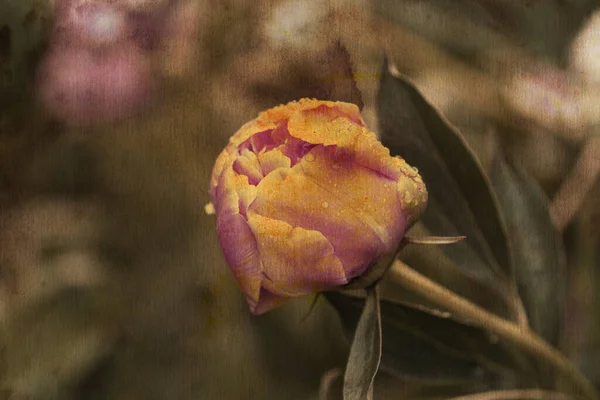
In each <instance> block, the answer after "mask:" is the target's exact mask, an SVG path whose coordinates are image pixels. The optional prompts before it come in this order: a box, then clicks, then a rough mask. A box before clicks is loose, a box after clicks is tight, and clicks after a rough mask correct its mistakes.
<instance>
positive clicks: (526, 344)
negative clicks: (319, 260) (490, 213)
mask: <svg viewBox="0 0 600 400" xmlns="http://www.w3.org/2000/svg"><path fill="white" fill-rule="evenodd" d="M387 278H392V279H393V280H394V282H395V283H398V284H400V285H402V286H403V287H404V288H405V289H408V290H410V291H412V292H414V293H417V294H419V295H421V296H422V297H424V298H425V299H427V300H429V301H431V302H433V303H434V304H436V305H438V306H440V307H442V308H444V309H446V310H448V311H450V312H451V313H453V314H455V315H456V316H458V317H461V318H465V319H468V320H471V321H473V323H475V324H477V325H479V326H481V327H482V328H483V329H486V330H488V331H490V332H491V333H494V334H496V335H497V336H498V337H499V338H501V339H504V340H506V341H508V342H511V343H513V344H515V345H517V346H519V347H520V348H521V349H523V350H524V351H526V352H528V353H529V354H531V355H534V356H536V357H538V358H539V359H541V360H543V361H545V362H547V363H548V364H550V365H552V366H553V367H554V368H555V369H556V370H557V371H558V372H560V374H561V375H563V376H564V377H565V378H567V379H568V380H569V381H570V382H571V383H572V385H573V387H574V388H576V389H577V391H579V392H581V394H582V395H585V396H586V398H589V399H594V400H598V399H599V397H598V393H597V392H596V389H595V388H594V387H593V386H592V384H591V383H590V382H589V381H588V380H587V379H586V378H585V377H584V376H583V375H582V374H581V373H580V372H579V371H578V370H577V368H576V367H575V366H574V365H573V364H572V363H571V362H570V361H569V360H568V359H567V358H566V357H565V356H564V355H563V354H562V353H560V352H559V351H558V350H556V349H555V348H553V347H552V346H550V345H549V344H548V343H546V342H545V341H544V340H543V339H542V338H540V337H539V336H537V335H536V334H535V333H533V332H532V331H531V330H529V329H528V328H526V327H522V326H519V325H517V324H515V323H513V322H511V321H508V320H505V319H503V318H500V317H498V316H496V315H494V314H492V313H490V312H488V311H486V310H484V309H483V308H481V307H479V306H477V305H475V304H473V303H472V302H470V301H469V300H467V299H465V298H463V297H461V296H459V295H458V294H456V293H454V292H452V291H450V290H448V289H446V288H444V287H442V286H441V285H439V284H437V283H436V282H434V281H432V280H431V279H429V278H427V277H425V276H423V275H421V274H420V273H418V272H417V271H415V270H414V269H412V268H411V267H410V266H408V265H406V264H404V263H403V262H402V261H400V260H395V261H394V263H393V264H392V267H391V268H390V269H389V271H388V274H387Z"/></svg>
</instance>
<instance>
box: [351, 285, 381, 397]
mask: <svg viewBox="0 0 600 400" xmlns="http://www.w3.org/2000/svg"><path fill="white" fill-rule="evenodd" d="M380 360H381V314H380V309H379V290H378V289H377V288H375V289H372V290H370V291H369V293H368V294H367V300H366V302H364V307H363V308H362V313H361V314H360V319H359V320H357V325H356V331H355V333H354V339H353V340H352V346H351V347H350V356H349V357H348V364H347V365H346V372H345V374H344V400H364V399H372V398H373V381H374V379H375V374H376V373H377V370H378V369H379V362H380Z"/></svg>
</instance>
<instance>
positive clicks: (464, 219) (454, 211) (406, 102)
mask: <svg viewBox="0 0 600 400" xmlns="http://www.w3.org/2000/svg"><path fill="white" fill-rule="evenodd" d="M395 75H397V74H393V73H392V72H390V66H389V65H387V63H386V65H385V66H384V70H383V73H382V78H381V83H380V89H379V96H378V107H379V123H380V134H381V139H382V142H383V143H384V145H386V146H387V147H388V148H389V149H390V151H391V153H392V154H393V155H399V156H401V157H403V158H404V159H405V160H406V161H407V162H408V163H409V164H411V165H413V166H415V167H417V168H418V169H419V171H420V173H421V175H422V177H423V180H424V181H425V183H426V185H427V189H428V192H429V203H428V206H427V209H426V211H425V213H424V214H423V216H422V218H421V220H422V221H423V223H424V224H425V226H426V228H427V229H428V230H429V231H430V234H432V235H437V236H461V235H465V236H466V239H465V240H464V241H462V242H460V243H457V244H455V245H452V246H444V248H443V251H444V253H446V254H447V255H448V257H449V258H450V259H451V260H452V261H453V262H455V263H456V265H457V266H458V268H459V269H460V272H461V273H462V274H464V275H467V276H469V277H470V278H471V279H475V280H476V281H478V282H480V283H481V284H483V285H484V286H485V287H486V288H487V290H486V291H487V292H488V293H487V295H488V297H491V298H495V300H494V301H493V302H492V304H502V303H503V307H502V306H500V307H495V308H494V307H493V308H492V309H491V311H493V312H495V313H497V314H500V315H502V316H504V317H508V318H511V319H517V315H518V313H519V307H520V304H519V300H518V298H517V297H516V287H515V283H514V279H513V271H512V265H511V259H510V257H509V249H508V241H507V235H506V229H505V226H504V224H503V221H502V219H501V217H500V213H499V207H498V204H497V200H496V199H495V197H494V194H493V191H492V189H491V187H490V184H489V182H488V179H487V177H486V176H485V174H484V172H483V170H482V168H481V166H480V165H479V162H478V161H477V159H476V157H475V155H474V154H473V152H472V151H471V150H470V149H469V147H468V146H467V144H466V142H465V140H464V139H463V137H462V136H461V134H460V133H459V132H458V131H457V130H456V129H455V128H453V127H452V126H451V125H450V124H449V123H448V122H447V121H446V120H445V119H444V118H443V117H442V116H441V115H440V114H439V113H438V111H437V110H435V109H434V108H433V107H432V106H431V105H430V104H429V103H428V102H427V101H426V100H425V99H424V98H423V96H422V95H421V94H420V93H419V92H418V91H417V89H415V87H414V86H413V85H411V84H410V83H408V82H407V81H406V80H405V79H402V78H400V77H399V76H395ZM413 267H415V268H417V269H418V268H419V266H418V265H413ZM442 283H443V282H442ZM474 301H476V300H474ZM484 306H485V305H484Z"/></svg>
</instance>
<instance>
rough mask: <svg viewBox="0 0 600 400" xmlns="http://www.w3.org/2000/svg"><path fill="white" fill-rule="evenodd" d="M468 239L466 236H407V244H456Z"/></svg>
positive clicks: (405, 238) (405, 239)
mask: <svg viewBox="0 0 600 400" xmlns="http://www.w3.org/2000/svg"><path fill="white" fill-rule="evenodd" d="M463 239H466V236H405V237H404V241H405V242H406V244H435V245H439V244H454V243H458V242H460V241H461V240H463Z"/></svg>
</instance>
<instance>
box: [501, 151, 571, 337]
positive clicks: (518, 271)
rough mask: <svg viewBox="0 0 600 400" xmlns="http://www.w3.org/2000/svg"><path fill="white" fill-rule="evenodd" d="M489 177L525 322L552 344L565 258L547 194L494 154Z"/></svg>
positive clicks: (556, 334)
mask: <svg viewBox="0 0 600 400" xmlns="http://www.w3.org/2000/svg"><path fill="white" fill-rule="evenodd" d="M491 178H492V183H493V184H494V188H495V189H496V194H497V196H498V200H499V201H500V205H501V207H502V210H503V212H504V218H505V221H506V224H507V227H508V232H509V234H510V240H511V249H512V256H513V260H514V261H513V262H514V265H515V275H516V280H517V287H518V290H519V294H520V295H521V298H522V299H523V303H524V305H525V309H526V311H527V316H528V319H529V325H530V326H531V328H532V329H533V330H534V331H535V332H536V333H538V334H539V335H541V336H542V337H543V338H544V339H546V340H547V341H548V342H549V343H551V344H553V345H555V346H556V345H557V344H558V339H559V335H560V327H561V325H562V315H563V307H564V302H565V291H564V282H565V280H564V277H565V265H566V257H565V254H564V249H563V245H562V239H561V236H560V233H559V232H558V231H557V229H556V227H555V226H554V224H553V223H552V220H551V218H550V213H549V211H548V198H547V197H546V195H545V194H544V193H543V192H542V190H541V189H540V188H539V187H538V186H537V184H536V183H535V182H534V181H533V180H532V179H530V178H529V177H527V176H526V175H525V174H524V173H523V172H521V171H516V170H514V169H513V168H511V167H510V166H509V165H508V164H507V163H506V162H505V161H504V160H503V159H502V158H501V157H496V160H495V162H494V166H493V169H492V173H491Z"/></svg>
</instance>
